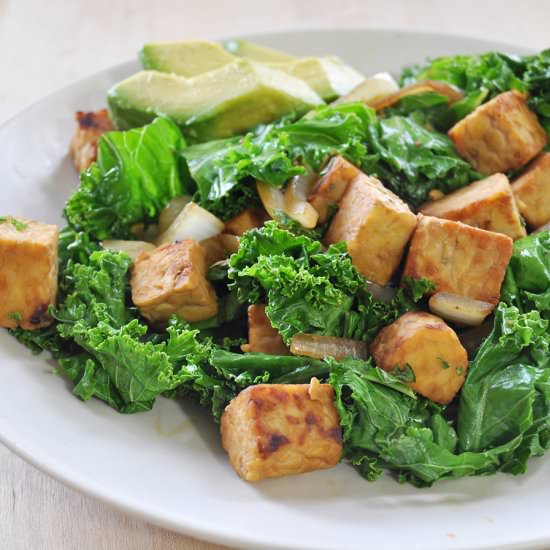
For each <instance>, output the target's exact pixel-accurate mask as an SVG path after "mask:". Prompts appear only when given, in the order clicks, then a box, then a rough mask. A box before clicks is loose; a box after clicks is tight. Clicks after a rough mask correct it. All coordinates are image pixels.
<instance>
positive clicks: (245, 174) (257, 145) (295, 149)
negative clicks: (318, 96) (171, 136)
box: [182, 103, 376, 218]
mask: <svg viewBox="0 0 550 550" xmlns="http://www.w3.org/2000/svg"><path fill="white" fill-rule="evenodd" d="M375 119H376V117H375V114H374V111H372V110H371V109H369V108H368V107H366V106H365V105H363V104H359V103H354V104H349V105H338V106H333V107H331V106H324V107H320V108H318V109H316V110H315V111H312V113H311V115H310V116H306V117H304V118H302V119H300V120H298V121H291V120H288V119H283V120H282V121H279V122H277V123H274V124H270V125H267V126H260V127H259V128H257V129H256V130H254V131H252V132H249V133H248V134H246V135H245V136H243V137H235V138H229V139H224V140H218V141H212V142H208V143H203V144H199V145H193V146H191V147H189V148H187V149H185V150H184V151H183V153H182V154H183V158H184V159H185V161H186V163H187V167H188V172H189V176H190V178H191V180H192V181H193V182H195V183H196V185H197V189H198V197H197V200H198V202H199V203H200V204H201V205H203V206H205V207H206V208H208V209H209V210H210V211H212V212H213V213H214V214H216V215H218V216H220V217H223V218H227V217H230V216H231V215H234V214H235V213H237V212H236V208H235V207H232V204H238V205H239V206H240V205H241V203H242V204H244V205H246V206H251V204H248V205H247V204H246V201H247V200H248V201H252V200H253V198H254V196H255V180H260V181H263V182H265V183H268V184H270V185H273V186H276V187H282V186H283V185H285V184H286V182H287V181H288V180H289V179H290V178H291V177H293V176H296V175H299V174H304V173H306V171H308V170H309V171H313V172H316V171H318V170H319V169H320V168H321V166H322V164H323V163H324V161H325V160H326V159H327V157H329V156H330V155H332V154H336V153H338V154H341V155H343V156H345V157H346V158H348V159H349V160H350V161H351V162H353V163H354V164H356V165H358V166H359V165H361V163H362V161H363V159H364V158H365V156H366V148H365V144H364V141H365V137H366V129H367V127H368V125H369V124H371V123H373V122H374V121H375ZM243 194H244V197H243ZM227 197H230V199H231V200H229V201H228V200H227ZM228 207H229V208H228Z"/></svg>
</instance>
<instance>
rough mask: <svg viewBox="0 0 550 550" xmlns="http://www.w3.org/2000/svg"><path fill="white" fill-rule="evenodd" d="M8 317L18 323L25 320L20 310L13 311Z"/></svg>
mask: <svg viewBox="0 0 550 550" xmlns="http://www.w3.org/2000/svg"><path fill="white" fill-rule="evenodd" d="M8 317H9V318H10V319H11V320H12V321H15V322H16V323H20V322H21V321H22V320H23V315H21V312H20V311H11V312H10V313H8Z"/></svg>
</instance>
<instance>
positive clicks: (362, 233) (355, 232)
mask: <svg viewBox="0 0 550 550" xmlns="http://www.w3.org/2000/svg"><path fill="white" fill-rule="evenodd" d="M415 227H416V216H415V215H414V214H413V213H412V212H411V211H410V209H409V207H408V206H407V205H406V204H405V203H404V202H403V201H402V200H401V199H400V198H399V197H397V196H396V195H394V194H393V193H392V192H391V191H389V190H388V189H386V188H385V187H384V186H383V185H382V184H381V183H380V181H378V180H377V179H376V178H372V177H369V176H366V175H365V174H360V175H359V176H358V177H356V178H355V179H354V180H353V181H352V182H351V183H350V184H349V185H348V188H347V191H346V193H345V195H344V197H343V199H342V200H341V201H340V205H339V209H338V212H337V213H336V215H335V216H334V219H333V220H332V223H331V224H330V227H329V229H328V231H327V234H326V235H325V244H327V245H329V244H333V243H337V242H339V241H345V242H346V243H347V245H348V251H349V254H350V256H351V258H352V260H353V263H354V265H355V266H356V267H357V269H358V270H359V272H360V273H361V275H363V276H364V277H366V278H367V279H369V280H371V281H373V282H375V283H378V284H379V285H385V284H387V283H388V282H389V280H390V279H391V277H392V275H393V273H394V272H395V270H396V269H397V268H398V266H399V264H400V262H401V258H402V257H403V252H404V250H405V246H406V245H407V243H408V242H409V239H410V237H411V234H412V232H413V231H414V228H415Z"/></svg>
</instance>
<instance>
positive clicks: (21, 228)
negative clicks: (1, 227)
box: [10, 218, 29, 231]
mask: <svg viewBox="0 0 550 550" xmlns="http://www.w3.org/2000/svg"><path fill="white" fill-rule="evenodd" d="M10 222H11V224H12V225H13V227H15V230H16V231H25V229H27V227H29V226H28V225H27V224H26V223H23V222H22V221H19V220H16V219H15V218H11V220H10Z"/></svg>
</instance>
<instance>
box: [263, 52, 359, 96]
mask: <svg viewBox="0 0 550 550" xmlns="http://www.w3.org/2000/svg"><path fill="white" fill-rule="evenodd" d="M266 65H268V66H269V67H271V68H273V69H278V70H279V71H283V72H285V73H288V74H290V75H292V76H295V77H296V78H300V79H301V80H303V81H304V82H307V83H308V84H309V85H310V86H311V87H312V88H313V89H314V90H315V91H316V92H317V93H318V94H319V95H320V96H321V97H322V98H323V99H324V100H325V101H332V100H333V99H336V98H337V97H340V96H342V95H344V94H347V93H349V92H350V91H351V90H353V88H355V87H356V86H358V85H359V84H361V82H363V81H364V80H365V77H364V76H363V75H362V74H360V73H358V72H357V71H356V70H355V69H353V68H352V67H350V66H349V65H346V64H345V63H343V62H342V61H341V60H340V59H339V58H338V57H333V56H331V57H302V58H297V59H294V60H292V61H285V62H271V63H266Z"/></svg>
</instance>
